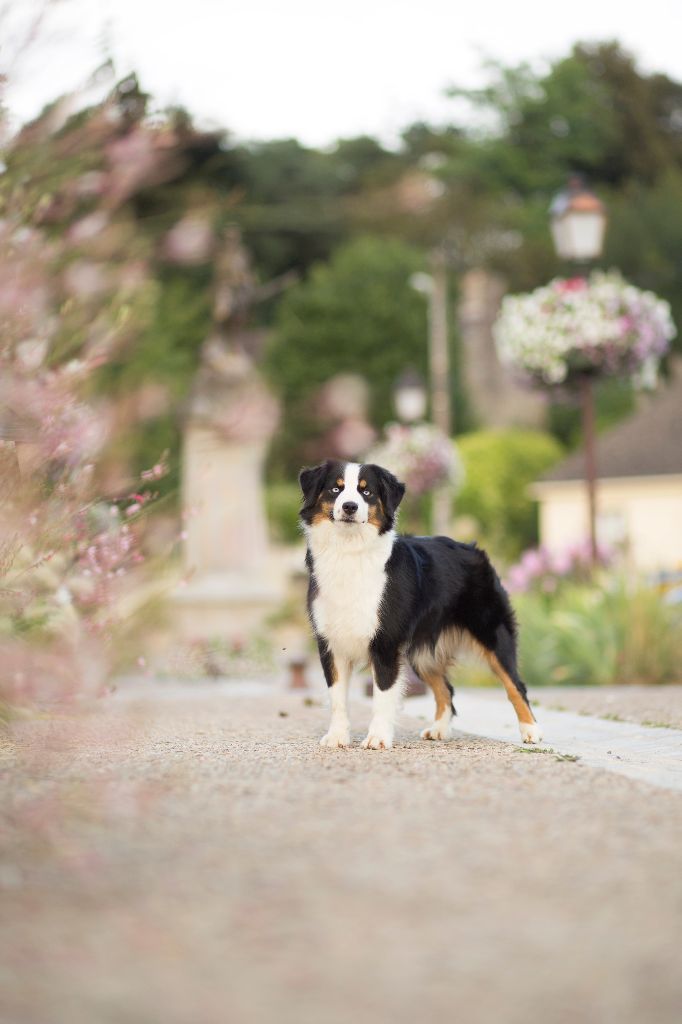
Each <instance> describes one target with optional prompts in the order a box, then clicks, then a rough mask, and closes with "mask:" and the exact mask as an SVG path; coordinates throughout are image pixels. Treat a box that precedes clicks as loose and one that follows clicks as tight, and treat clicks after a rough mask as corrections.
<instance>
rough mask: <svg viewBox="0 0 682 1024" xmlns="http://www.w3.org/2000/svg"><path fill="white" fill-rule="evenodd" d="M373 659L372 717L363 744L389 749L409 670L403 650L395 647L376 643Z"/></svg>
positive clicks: (371, 658)
mask: <svg viewBox="0 0 682 1024" xmlns="http://www.w3.org/2000/svg"><path fill="white" fill-rule="evenodd" d="M370 663H371V667H372V678H373V679H374V695H373V697H372V721H371V722H370V724H369V732H368V733H367V736H366V737H365V739H364V740H363V741H362V745H363V747H365V748H369V749H371V750H388V749H389V748H390V747H392V746H393V734H394V732H395V720H396V716H397V714H398V709H399V707H400V703H401V700H402V696H403V691H404V688H405V674H404V671H403V666H402V664H401V659H400V654H399V652H398V650H397V649H395V648H386V647H385V646H383V645H381V644H373V645H372V647H371V649H370Z"/></svg>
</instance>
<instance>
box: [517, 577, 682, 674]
mask: <svg viewBox="0 0 682 1024" xmlns="http://www.w3.org/2000/svg"><path fill="white" fill-rule="evenodd" d="M514 605H515V608H516V611H517V615H518V619H519V626H520V665H521V674H522V676H523V679H524V681H525V682H526V683H527V684H528V685H530V686H533V687H535V686H543V685H550V684H562V683H563V684H566V685H577V686H582V685H586V684H594V683H597V684H613V683H651V684H656V683H680V682H682V611H681V609H680V607H679V605H677V606H676V605H671V604H668V603H666V601H665V600H664V597H663V595H662V594H661V593H660V592H659V591H658V590H655V589H654V588H652V587H650V586H648V585H646V584H644V583H638V584H635V585H634V586H633V585H631V584H629V583H627V582H626V581H625V580H624V579H621V578H618V577H610V578H609V577H606V578H604V579H603V580H602V581H601V585H595V584H592V585H584V586H573V587H563V588H561V589H560V590H558V591H557V592H556V594H553V595H543V594H538V593H528V594H520V595H518V596H517V597H516V598H515V599H514Z"/></svg>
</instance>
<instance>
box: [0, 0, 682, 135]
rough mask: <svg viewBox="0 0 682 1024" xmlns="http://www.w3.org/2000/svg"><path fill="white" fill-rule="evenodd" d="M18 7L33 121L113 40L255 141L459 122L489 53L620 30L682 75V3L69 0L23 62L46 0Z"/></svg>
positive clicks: (115, 48)
mask: <svg viewBox="0 0 682 1024" xmlns="http://www.w3.org/2000/svg"><path fill="white" fill-rule="evenodd" d="M36 2H38V3H40V0H36ZM9 8H10V12H9V15H7V16H6V17H5V19H4V21H5V24H4V25H3V21H2V17H1V12H0V32H1V36H0V37H1V38H2V40H3V42H4V45H3V47H2V50H0V62H1V63H2V66H3V70H4V69H6V68H7V67H9V71H10V85H9V87H8V90H7V97H6V98H7V101H8V103H9V106H10V109H11V111H12V113H13V115H14V116H15V118H16V119H18V120H25V119H26V118H28V117H30V116H32V115H34V114H35V113H37V112H38V111H39V110H40V108H41V107H42V105H43V104H44V103H45V102H46V101H48V100H50V99H53V98H54V97H55V96H56V95H57V94H59V93H60V92H63V91H68V90H71V89H73V88H76V87H78V86H80V85H82V84H83V82H84V80H85V79H86V78H87V76H88V74H89V73H90V72H91V71H92V70H93V69H94V68H95V67H96V66H97V64H98V63H100V62H101V60H102V58H103V56H104V55H105V53H110V54H111V55H113V57H114V59H115V63H116V73H117V76H119V77H120V76H122V75H123V74H125V73H127V72H128V71H130V70H133V69H134V70H137V72H138V74H139V75H140V79H141V83H142V86H143V87H144V88H145V89H146V90H147V91H149V92H151V93H152V95H153V96H154V99H155V101H156V102H157V103H158V104H159V105H165V104H166V103H181V104H182V105H184V106H186V107H187V108H188V109H189V110H190V111H191V112H192V113H193V114H194V115H195V116H196V117H197V119H198V120H199V122H200V123H202V124H210V125H219V126H221V127H225V128H228V129H230V130H232V131H233V132H235V133H236V134H237V135H238V136H239V137H241V138H251V139H253V138H277V137H287V136H296V137H298V138H300V139H301V140H302V141H303V142H306V143H308V144H312V145H324V144H327V143H330V142H332V141H333V140H334V139H336V138H339V137H344V136H346V137H347V136H350V135H357V134H361V133H368V134H372V135H378V136H380V137H381V138H382V139H384V140H385V141H387V142H389V143H390V142H391V141H392V140H393V139H394V138H395V136H396V134H397V132H398V131H399V129H400V128H402V127H404V126H405V125H407V124H409V123H410V122H411V121H414V120H417V119H424V120H429V121H432V122H435V123H439V122H440V123H443V122H446V121H447V120H448V118H449V116H451V114H452V110H453V105H452V101H448V100H446V99H445V98H444V97H443V90H444V89H445V87H446V86H447V85H448V84H449V83H452V82H457V83H458V84H462V85H466V86H471V85H473V86H475V85H479V84H482V82H483V81H484V80H485V75H484V72H483V71H482V68H481V65H482V61H483V59H484V58H486V57H493V58H499V59H501V60H503V61H504V62H507V63H516V62H519V61H522V60H530V61H531V62H538V61H541V60H542V59H545V58H549V57H554V56H560V55H563V54H565V53H567V52H568V50H569V48H570V46H571V44H572V43H573V42H575V41H576V40H589V41H594V40H608V39H613V38H617V39H618V40H619V41H620V42H621V43H622V44H624V45H625V46H626V47H627V48H628V49H630V50H631V51H633V52H634V53H635V55H636V56H637V58H638V60H639V62H640V65H641V67H642V68H643V69H644V70H647V71H653V70H661V71H665V72H667V73H668V74H669V75H671V76H672V77H674V78H677V79H682V46H680V38H681V37H682V31H681V30H682V4H680V0H648V3H646V4H641V3H637V4H624V3H623V2H622V0H564V2H563V3H559V4H557V3H552V4H550V3H547V2H533V0H471V2H466V3H464V2H460V0H343V2H341V3H339V2H336V3H331V2H329V0H243V2H237V0H191V2H189V3H179V2H178V0H175V2H174V0H56V7H55V8H54V10H52V12H51V13H50V14H49V15H48V17H47V19H46V24H45V26H44V27H43V30H42V33H41V37H40V39H39V42H38V43H36V44H33V46H32V47H31V48H30V49H29V50H28V51H27V53H26V55H25V56H24V57H22V59H21V60H19V61H18V62H15V61H14V60H13V58H14V53H13V51H14V50H15V49H16V43H15V41H14V40H13V39H12V38H11V37H12V34H13V30H14V28H15V26H16V25H17V24H19V23H21V22H25V21H26V18H27V12H28V11H30V10H31V8H33V9H35V4H34V0H10V3H9Z"/></svg>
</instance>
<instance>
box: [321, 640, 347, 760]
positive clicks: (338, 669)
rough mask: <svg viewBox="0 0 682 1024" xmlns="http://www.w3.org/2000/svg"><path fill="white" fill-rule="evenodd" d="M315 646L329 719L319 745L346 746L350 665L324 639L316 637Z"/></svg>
mask: <svg viewBox="0 0 682 1024" xmlns="http://www.w3.org/2000/svg"><path fill="white" fill-rule="evenodd" d="M317 646H318V649H319V652H320V661H321V662H322V669H323V671H324V677H325V679H326V680H327V686H328V687H329V703H330V705H331V712H332V714H331V719H330V722H329V729H328V731H327V732H326V733H325V734H324V736H323V737H322V739H321V740H320V746H321V747H347V746H348V745H349V744H350V720H349V718H348V683H349V682H350V672H351V666H350V663H349V662H348V661H346V660H345V659H343V658H339V657H338V656H335V655H334V654H333V653H332V652H331V651H330V650H329V647H328V646H327V642H326V640H324V638H322V637H318V640H317Z"/></svg>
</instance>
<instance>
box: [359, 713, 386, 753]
mask: <svg viewBox="0 0 682 1024" xmlns="http://www.w3.org/2000/svg"><path fill="white" fill-rule="evenodd" d="M362 746H363V747H364V749H365V750H390V749H391V747H392V746H393V729H392V728H391V727H390V726H389V725H387V723H386V722H382V721H381V719H378V720H377V719H375V720H374V721H373V722H371V723H370V727H369V732H368V733H367V735H366V736H365V738H364V740H363V741H362Z"/></svg>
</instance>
